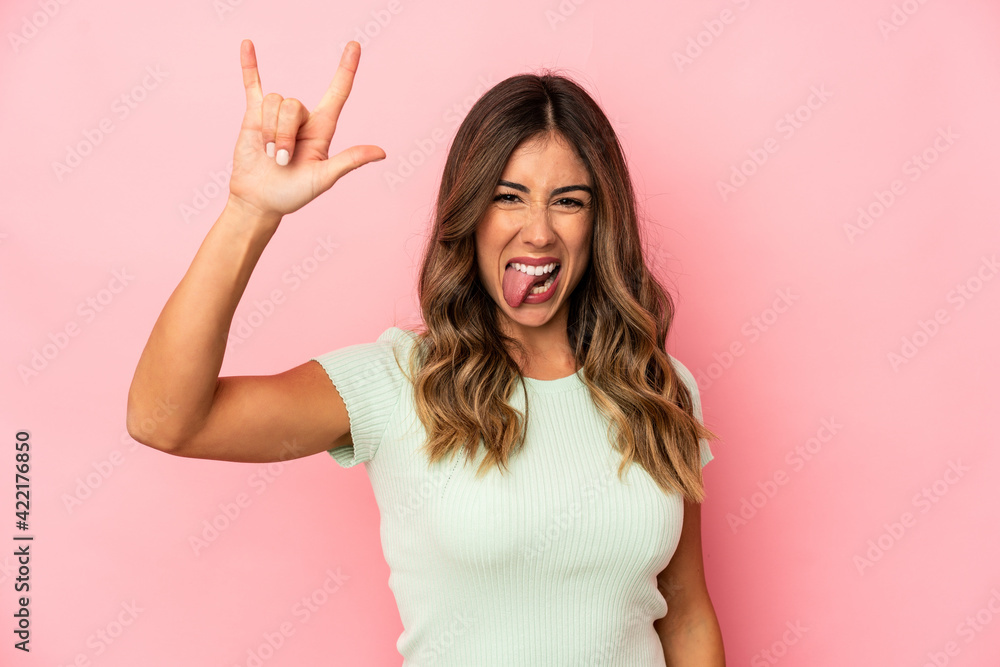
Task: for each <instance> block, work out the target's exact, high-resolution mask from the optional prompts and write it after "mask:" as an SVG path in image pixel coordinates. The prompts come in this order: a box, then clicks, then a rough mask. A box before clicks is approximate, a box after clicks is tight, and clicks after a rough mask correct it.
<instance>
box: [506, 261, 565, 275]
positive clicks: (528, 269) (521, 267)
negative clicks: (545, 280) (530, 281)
mask: <svg viewBox="0 0 1000 667" xmlns="http://www.w3.org/2000/svg"><path fill="white" fill-rule="evenodd" d="M511 266H513V267H514V268H515V269H517V270H518V271H520V272H521V273H527V274H528V275H529V276H540V275H542V274H544V273H551V272H552V271H555V268H556V267H557V266H559V262H552V263H551V264H544V265H542V266H531V265H530V264H518V263H517V262H513V263H512V264H511Z"/></svg>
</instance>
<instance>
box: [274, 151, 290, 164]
mask: <svg viewBox="0 0 1000 667" xmlns="http://www.w3.org/2000/svg"><path fill="white" fill-rule="evenodd" d="M276 161H277V162H278V164H279V165H281V166H282V167H284V166H285V165H286V164H288V151H286V150H285V149H284V148H282V149H281V150H280V151H278V157H277V158H276Z"/></svg>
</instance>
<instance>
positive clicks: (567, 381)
mask: <svg viewBox="0 0 1000 667" xmlns="http://www.w3.org/2000/svg"><path fill="white" fill-rule="evenodd" d="M522 377H523V378H524V383H525V384H526V385H527V386H528V387H529V388H530V389H532V390H534V391H536V392H538V393H542V394H552V393H556V392H560V391H569V390H571V389H577V388H579V387H586V386H587V385H586V384H584V382H583V367H580V369H579V370H577V371H576V372H575V373H573V374H572V375H567V376H566V377H563V378H557V379H555V380H538V379H536V378H530V377H527V376H522Z"/></svg>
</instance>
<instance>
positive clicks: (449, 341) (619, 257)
mask: <svg viewBox="0 0 1000 667" xmlns="http://www.w3.org/2000/svg"><path fill="white" fill-rule="evenodd" d="M551 132H557V133H559V134H561V135H562V136H563V137H564V138H565V139H566V140H568V142H569V144H570V145H571V146H573V147H574V148H575V150H576V151H577V153H578V155H579V157H580V159H581V160H582V161H583V164H584V165H585V166H586V168H587V170H588V171H589V173H590V175H591V178H592V182H593V190H594V194H593V199H592V202H593V203H592V215H593V236H592V239H593V240H592V244H591V252H590V261H589V265H588V268H587V271H586V273H585V274H584V276H583V277H582V278H581V280H580V283H579V284H578V285H577V287H576V289H575V290H574V291H573V293H572V294H571V295H570V299H569V316H568V323H567V333H568V336H569V342H570V346H571V347H572V348H573V354H574V356H575V358H576V360H577V363H578V365H582V366H583V370H584V382H585V383H586V385H587V387H588V389H589V392H590V396H591V398H592V400H593V401H594V403H595V405H596V406H597V408H598V409H599V411H600V412H601V413H602V414H604V415H605V417H607V418H608V420H609V424H608V437H609V441H611V442H612V443H613V445H614V447H615V448H616V449H617V450H618V451H619V452H621V454H622V463H621V465H620V467H619V470H618V475H619V478H620V477H621V475H622V473H623V472H624V470H625V469H626V467H627V466H628V465H629V464H630V463H631V462H633V461H635V462H638V464H639V465H641V466H642V467H643V468H644V469H645V470H646V471H647V472H648V473H649V475H650V476H651V477H652V478H653V479H654V480H655V481H656V483H657V484H658V485H659V486H660V487H661V488H662V489H663V490H664V491H665V492H674V491H679V492H682V493H683V494H684V496H685V498H687V499H688V500H691V501H693V502H701V501H702V500H703V499H704V487H703V484H702V476H701V459H700V451H699V447H698V440H699V438H706V439H714V438H715V437H716V435H715V434H714V433H713V432H712V431H710V430H708V429H707V428H705V426H703V425H702V424H701V423H699V422H698V420H697V419H696V418H695V417H694V414H693V404H692V399H691V396H690V393H689V392H688V390H687V388H686V386H685V385H684V383H683V382H682V381H681V379H680V377H679V376H678V373H677V372H676V370H675V369H674V368H673V366H672V365H671V363H670V360H669V357H668V355H667V353H666V350H665V343H666V338H667V331H668V329H669V327H670V321H671V319H672V317H673V312H674V306H673V302H672V300H671V298H670V295H669V293H668V292H667V291H666V290H665V289H664V288H663V287H662V286H661V285H660V284H659V283H658V282H657V280H656V278H655V277H654V276H653V274H652V273H651V271H650V270H649V268H648V266H647V264H646V261H645V258H644V256H643V250H642V243H641V237H640V231H639V225H638V216H637V213H636V202H635V194H634V191H633V188H632V181H631V178H630V176H629V172H628V168H627V166H626V163H625V157H624V154H623V152H622V150H621V146H620V145H619V143H618V138H617V136H616V135H615V132H614V129H613V128H612V127H611V124H610V123H609V122H608V119H607V117H606V116H605V114H604V112H603V111H602V110H601V108H600V107H599V106H598V104H597V103H596V102H595V101H594V100H593V99H592V98H591V96H590V95H589V94H588V93H587V92H586V91H585V90H584V89H583V88H582V87H580V86H579V85H578V84H577V83H575V82H574V81H572V80H571V79H569V78H567V77H564V76H560V75H556V74H552V73H550V72H546V73H544V74H541V75H535V74H521V75H517V76H512V77H510V78H508V79H506V80H504V81H502V82H500V83H499V84H497V85H496V86H494V87H493V88H491V89H490V90H489V91H487V92H486V93H485V94H484V95H483V96H482V97H481V98H480V99H479V100H478V101H477V102H476V104H475V105H474V106H473V107H472V109H471V110H470V111H469V114H468V115H467V116H466V118H465V120H464V121H463V122H462V124H461V126H460V127H459V129H458V132H457V134H456V136H455V139H454V141H453V142H452V145H451V148H450V150H449V152H448V158H447V161H446V163H445V167H444V174H443V175H442V178H441V187H440V190H439V192H438V199H437V204H436V210H435V216H434V221H433V228H432V231H431V235H430V237H429V239H428V241H427V246H426V248H425V252H424V260H423V264H422V267H421V270H420V279H419V287H418V291H419V299H420V305H421V311H422V314H423V326H422V328H420V329H419V330H417V331H415V332H414V333H415V334H416V348H415V350H416V352H415V354H413V355H412V356H411V360H410V364H411V365H410V374H409V375H410V379H411V380H412V382H413V386H414V397H415V404H416V411H417V414H418V416H419V418H420V421H421V422H422V423H423V424H424V426H425V428H426V431H427V435H428V439H427V442H426V443H425V445H424V451H425V452H426V453H427V455H428V457H429V460H430V461H431V462H436V461H438V460H440V459H442V458H443V457H445V456H449V455H451V456H454V455H456V454H458V453H459V452H460V451H464V452H465V453H466V455H467V459H466V463H468V461H469V460H472V459H475V458H476V456H477V453H478V451H479V447H480V446H482V447H484V448H485V457H484V458H483V460H482V462H481V464H480V466H479V469H478V471H477V475H481V474H482V473H483V472H485V470H487V469H489V468H490V467H492V466H493V465H497V466H498V467H499V468H500V469H501V471H503V469H504V468H506V465H507V461H508V459H509V458H510V456H511V455H512V454H515V453H516V452H517V450H518V449H519V448H520V447H521V446H522V445H523V443H524V440H523V439H524V432H525V426H526V420H527V418H528V402H527V392H526V389H525V388H524V386H523V382H521V377H522V376H521V370H520V368H519V366H518V365H517V363H516V361H515V359H514V357H513V356H512V355H511V352H510V351H511V350H512V349H518V350H520V351H521V358H524V354H523V348H522V347H521V346H520V344H519V342H518V341H517V340H515V339H513V338H511V337H509V336H507V335H505V334H504V333H503V332H502V331H501V328H500V326H499V317H501V315H500V313H499V306H498V305H497V304H496V303H495V302H494V301H493V299H492V297H491V296H490V295H489V293H488V292H487V291H486V290H485V288H484V287H483V285H482V284H481V282H480V280H479V277H478V272H477V268H476V248H475V230H476V226H477V224H478V223H479V221H480V220H481V219H482V218H483V216H484V214H485V212H486V210H487V208H488V207H489V205H490V203H491V201H492V197H493V194H494V190H495V188H496V185H497V181H498V180H499V179H500V176H501V173H502V172H503V170H504V167H505V166H506V164H507V161H508V159H509V157H510V155H511V153H513V152H514V150H515V149H516V148H517V147H518V146H519V145H521V144H522V142H525V141H527V140H531V139H533V138H536V137H540V136H543V135H547V134H549V133H551ZM519 382H521V385H522V391H524V396H525V401H524V406H525V412H524V415H523V418H522V415H521V413H520V412H519V411H518V410H515V409H514V408H512V407H511V406H510V405H509V403H508V399H509V398H510V396H511V395H512V392H513V391H514V389H515V387H516V385H517V384H518V383H519ZM612 431H614V433H613V434H612Z"/></svg>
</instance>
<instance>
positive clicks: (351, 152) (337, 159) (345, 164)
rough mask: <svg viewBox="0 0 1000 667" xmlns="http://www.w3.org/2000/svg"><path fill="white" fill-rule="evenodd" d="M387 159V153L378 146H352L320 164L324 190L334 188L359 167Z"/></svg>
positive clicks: (320, 175) (320, 176)
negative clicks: (334, 185) (345, 175)
mask: <svg viewBox="0 0 1000 667" xmlns="http://www.w3.org/2000/svg"><path fill="white" fill-rule="evenodd" d="M384 159H385V151H384V150H382V149H381V148H379V147H378V146H370V145H366V146H351V147H350V148H345V149H344V150H342V151H340V152H339V153H337V154H336V155H334V156H332V157H330V158H329V159H326V160H323V161H321V162H320V163H318V169H319V178H320V181H321V183H322V186H323V190H327V189H329V188H331V187H333V184H334V183H336V182H337V181H339V180H340V178H341V177H342V176H343V175H344V174H346V173H348V172H351V171H354V170H355V169H357V168H358V167H361V166H363V165H366V164H368V163H369V162H376V161H378V160H384Z"/></svg>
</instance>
